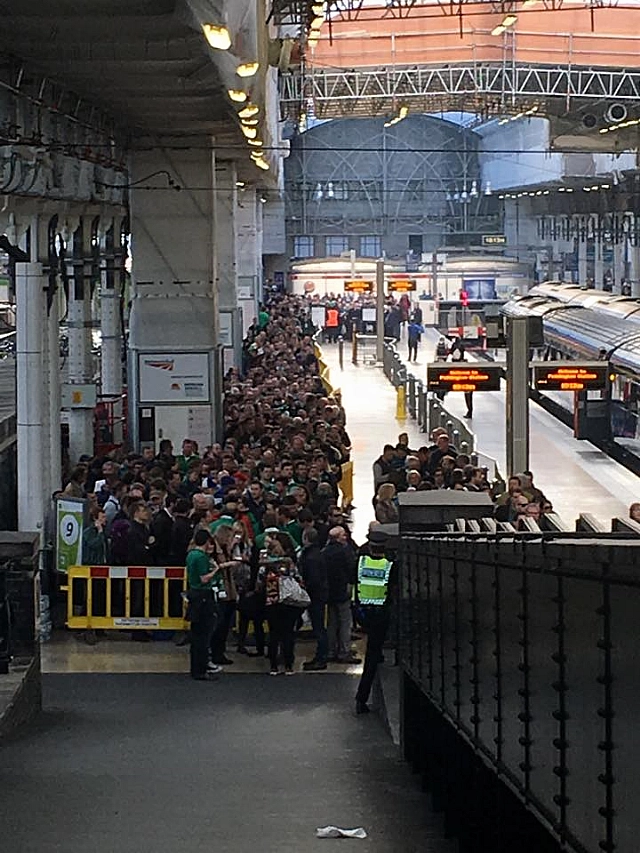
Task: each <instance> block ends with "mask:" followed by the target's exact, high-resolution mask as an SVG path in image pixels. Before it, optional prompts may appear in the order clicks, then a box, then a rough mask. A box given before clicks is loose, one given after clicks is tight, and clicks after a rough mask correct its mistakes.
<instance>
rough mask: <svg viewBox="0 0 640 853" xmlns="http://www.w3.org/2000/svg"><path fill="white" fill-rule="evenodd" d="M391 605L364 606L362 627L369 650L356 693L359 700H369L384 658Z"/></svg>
mask: <svg viewBox="0 0 640 853" xmlns="http://www.w3.org/2000/svg"><path fill="white" fill-rule="evenodd" d="M389 619H390V614H389V607H388V606H387V605H384V604H381V605H368V606H366V607H363V619H362V627H363V628H364V629H365V631H366V632H367V651H366V654H365V656H364V667H363V669H362V677H361V678H360V684H359V685H358V690H357V693H356V700H357V701H358V702H365V703H366V702H368V700H369V695H370V694H371V688H372V687H373V680H374V678H375V677H376V670H377V669H378V664H379V663H380V661H381V660H382V647H383V646H384V641H385V640H386V638H387V631H388V630H389Z"/></svg>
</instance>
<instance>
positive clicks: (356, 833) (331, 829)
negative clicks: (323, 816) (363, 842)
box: [316, 826, 367, 838]
mask: <svg viewBox="0 0 640 853" xmlns="http://www.w3.org/2000/svg"><path fill="white" fill-rule="evenodd" d="M316 837H317V838H366V837H367V833H366V832H365V830H364V829H363V828H362V827H361V826H358V827H357V828H356V829H341V828H340V827H339V826H319V827H318V828H317V829H316Z"/></svg>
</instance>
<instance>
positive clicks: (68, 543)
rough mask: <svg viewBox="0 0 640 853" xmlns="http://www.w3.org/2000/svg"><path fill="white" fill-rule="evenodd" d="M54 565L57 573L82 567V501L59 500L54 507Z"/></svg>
mask: <svg viewBox="0 0 640 853" xmlns="http://www.w3.org/2000/svg"><path fill="white" fill-rule="evenodd" d="M56 520H57V536H56V565H57V567H58V571H59V572H66V571H68V570H69V567H70V566H80V565H82V534H83V532H84V501H70V500H60V501H58V503H57V506H56Z"/></svg>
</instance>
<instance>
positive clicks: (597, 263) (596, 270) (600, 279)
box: [593, 227, 604, 290]
mask: <svg viewBox="0 0 640 853" xmlns="http://www.w3.org/2000/svg"><path fill="white" fill-rule="evenodd" d="M602 249H603V243H602V231H601V230H600V228H598V227H596V229H595V232H594V245H593V280H594V284H595V287H596V290H602V287H603V284H604V262H603V259H602Z"/></svg>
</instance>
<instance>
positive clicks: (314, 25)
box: [309, 15, 324, 31]
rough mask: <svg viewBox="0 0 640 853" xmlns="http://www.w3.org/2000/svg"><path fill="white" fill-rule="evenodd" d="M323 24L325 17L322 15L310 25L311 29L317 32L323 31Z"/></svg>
mask: <svg viewBox="0 0 640 853" xmlns="http://www.w3.org/2000/svg"><path fill="white" fill-rule="evenodd" d="M323 24H324V15H320V16H319V17H317V18H314V19H313V21H311V23H310V24H309V29H310V30H312V31H317V30H319V29H321V27H322V25H323Z"/></svg>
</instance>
